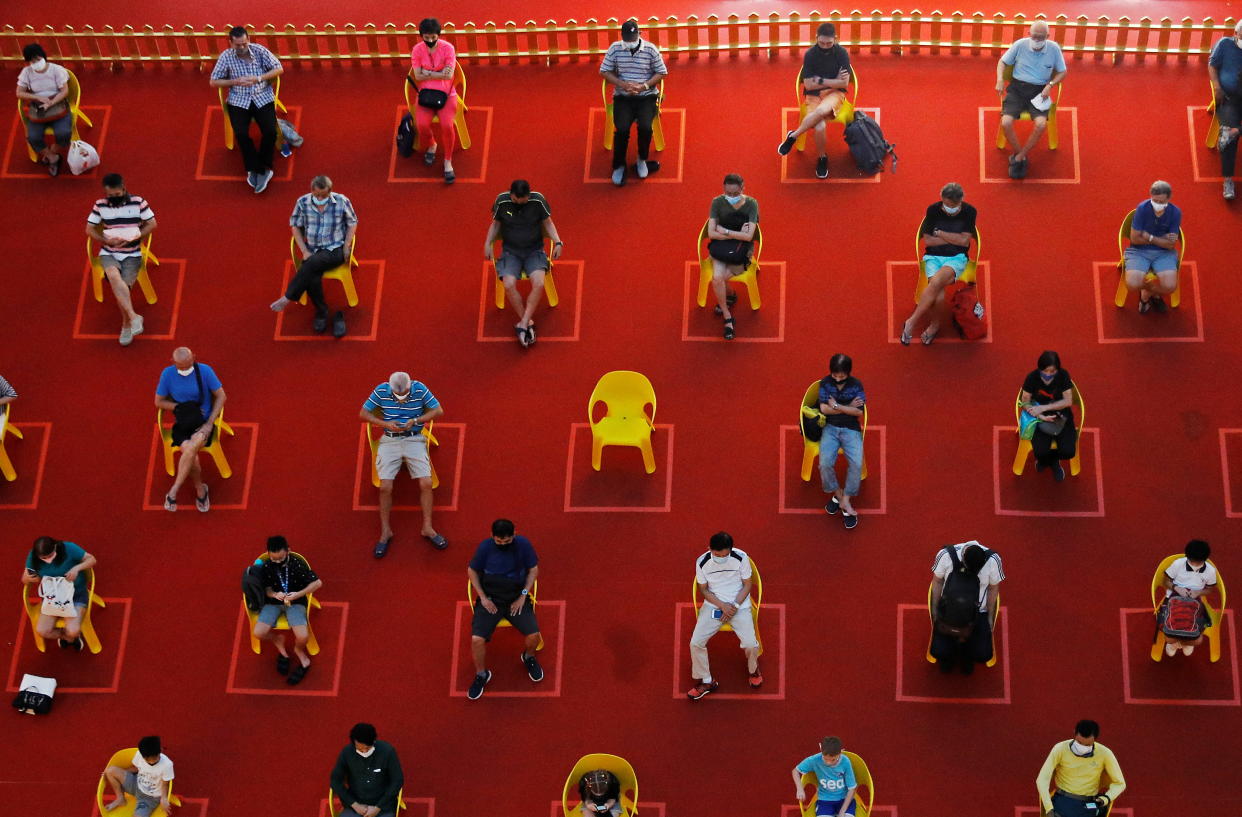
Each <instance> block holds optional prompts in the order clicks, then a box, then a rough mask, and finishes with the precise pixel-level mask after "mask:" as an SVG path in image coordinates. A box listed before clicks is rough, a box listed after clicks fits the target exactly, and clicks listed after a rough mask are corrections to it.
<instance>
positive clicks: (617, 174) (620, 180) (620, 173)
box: [612, 166, 625, 187]
mask: <svg viewBox="0 0 1242 817" xmlns="http://www.w3.org/2000/svg"><path fill="white" fill-rule="evenodd" d="M612 183H613V184H615V185H616V186H617V187H621V186H623V185H624V184H625V167H624V166H622V167H618V168H614V169H613V171H612Z"/></svg>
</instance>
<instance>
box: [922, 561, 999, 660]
mask: <svg viewBox="0 0 1242 817" xmlns="http://www.w3.org/2000/svg"><path fill="white" fill-rule="evenodd" d="M935 584H936V582H935V580H933V581H932V583H931V584H929V585H927V617H928V618H929V619H930V620H931V626H932V630H931V636H929V637H928V639H927V661H928V663H931V664H935V663H936V657H935V656H933V655H932V652H931V638H932V636H934V635H935V634H936V619H935V618H934V617H933V616H932V588H933V587H934V586H935ZM999 616H1000V591H999V590H997V591H996V612H995V613H993V614H992V618H991V625H992V657H991V658H989V659H988V661H987V663H986V664H985V665H984V666H988V667H994V666H996V619H997V617H999Z"/></svg>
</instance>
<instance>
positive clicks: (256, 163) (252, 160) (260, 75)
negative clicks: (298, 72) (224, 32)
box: [211, 26, 285, 193]
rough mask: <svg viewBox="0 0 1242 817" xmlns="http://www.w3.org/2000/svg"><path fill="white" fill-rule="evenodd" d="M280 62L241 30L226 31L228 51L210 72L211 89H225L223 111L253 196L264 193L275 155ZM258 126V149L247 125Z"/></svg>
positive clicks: (272, 172)
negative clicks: (276, 86)
mask: <svg viewBox="0 0 1242 817" xmlns="http://www.w3.org/2000/svg"><path fill="white" fill-rule="evenodd" d="M284 71H285V69H284V68H283V67H282V66H281V64H280V60H278V59H276V56H275V55H274V54H272V52H271V51H268V50H267V49H266V48H264V47H263V46H261V45H257V44H255V43H252V42H250V36H249V35H248V34H247V33H246V29H245V28H243V27H242V26H235V27H233V28H232V29H230V30H229V47H228V48H227V49H225V50H224V51H223V52H222V53H221V54H220V57H219V59H217V60H216V67H215V68H214V69H213V70H212V72H211V87H213V88H228V89H229V90H228V98H227V99H226V100H225V102H226V105H225V107H226V108H227V109H228V115H229V123H230V124H231V125H232V126H233V137H234V138H235V139H236V140H237V145H238V147H240V148H241V155H242V163H243V164H244V165H245V168H246V184H248V185H250V186H251V187H252V188H254V192H255V193H262V192H263V191H264V190H266V189H267V183H268V182H270V181H271V180H272V176H273V175H274V171H273V170H272V160H273V157H274V156H275V153H276V132H277V125H276V92H275V91H274V90H273V89H272V84H271V83H272V80H274V79H276V77H278V76H280V75H281V74H283V73H284ZM252 121H253V122H257V123H258V124H259V133H260V139H259V147H258V148H257V149H256V148H255V146H254V141H253V140H252V139H251V138H250V123H251V122H252Z"/></svg>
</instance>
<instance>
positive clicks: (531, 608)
mask: <svg viewBox="0 0 1242 817" xmlns="http://www.w3.org/2000/svg"><path fill="white" fill-rule="evenodd" d="M510 604H511V603H510ZM509 606H510V605H509V604H497V605H496V612H494V613H489V612H487V610H485V609H484V608H483V605H482V604H481V603H480V602H478V601H475V604H474V619H473V620H472V621H471V622H470V634H471V635H475V636H478V637H479V638H481V639H483V640H484V641H491V640H492V633H493V632H495V630H496V625H498V624H500V620H501V619H508V621H509V623H510V624H512V625H513V626H514V628H515V629H516V630H517V631H518V632H519V633H521V634H522V635H531V634H533V633H537V632H539V622H537V621H535V605H534V604H532V603H531V601H530V599H527V600H526V603H525V604H523V605H522V612H520V613H518V614H517V615H516V616H511V615H509Z"/></svg>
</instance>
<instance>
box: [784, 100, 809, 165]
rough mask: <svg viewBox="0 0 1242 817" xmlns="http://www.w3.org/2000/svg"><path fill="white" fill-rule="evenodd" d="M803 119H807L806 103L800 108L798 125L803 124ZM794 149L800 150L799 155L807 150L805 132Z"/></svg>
mask: <svg viewBox="0 0 1242 817" xmlns="http://www.w3.org/2000/svg"><path fill="white" fill-rule="evenodd" d="M803 119H806V103H805V102H803V103H802V104H800V105H799V106H798V124H799V125H801V124H802V120H803ZM781 138H782V139H783V138H784V137H781ZM794 147H796V148H797V149H798V152H799V153H801V152H802V151H804V150H806V133H805V132H804V133H803V134H802V135H801V136H799V137H798V141H796V142H794Z"/></svg>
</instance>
